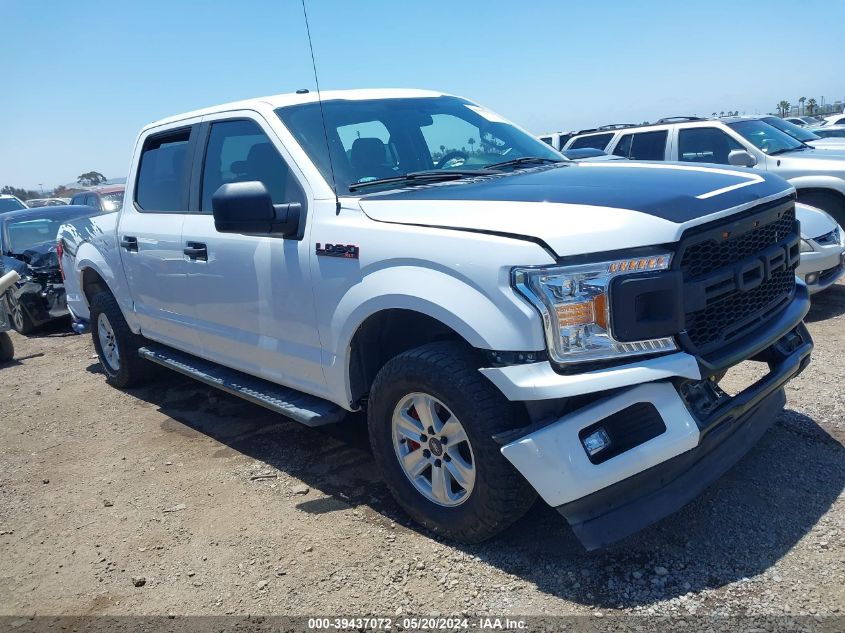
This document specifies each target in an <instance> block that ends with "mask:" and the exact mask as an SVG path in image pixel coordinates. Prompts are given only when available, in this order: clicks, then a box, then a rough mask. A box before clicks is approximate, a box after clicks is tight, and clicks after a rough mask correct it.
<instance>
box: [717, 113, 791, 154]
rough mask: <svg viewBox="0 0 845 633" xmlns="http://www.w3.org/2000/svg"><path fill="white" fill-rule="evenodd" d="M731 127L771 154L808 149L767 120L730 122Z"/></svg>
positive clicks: (758, 147)
mask: <svg viewBox="0 0 845 633" xmlns="http://www.w3.org/2000/svg"><path fill="white" fill-rule="evenodd" d="M728 125H729V126H730V127H732V128H733V129H735V130H736V131H737V132H739V133H740V134H742V136H744V137H745V138H746V139H747V140H748V141H749V142H751V143H754V145H755V146H756V147H757V149H759V150H761V151H763V152H764V153H766V154H769V155H770V156H774V155H776V154H783V153H784V152H792V151H795V150H800V149H806V148H807V146H806V145H804V143H802V142H801V141H799V140H798V139H795V138H792V137H791V136H790V135H789V134H786V133H784V132H781V131H780V130H778V129H777V128H774V127H772V126H771V125H769V124H768V123H766V122H765V121H759V120H756V119H755V120H748V121H736V122H734V123H728Z"/></svg>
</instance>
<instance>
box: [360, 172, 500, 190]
mask: <svg viewBox="0 0 845 633" xmlns="http://www.w3.org/2000/svg"><path fill="white" fill-rule="evenodd" d="M494 173H495V172H492V171H489V170H487V169H450V170H449V171H441V170H429V171H412V172H408V173H407V174H402V175H401V176H390V177H389V178H377V179H376V180H367V181H365V182H354V183H352V184H351V185H349V191H358V190H359V189H365V188H367V187H376V186H378V185H389V184H391V183H394V182H410V183H414V182H419V183H426V182H440V181H445V180H459V179H461V178H471V177H473V176H485V175H487V176H489V175H491V174H494Z"/></svg>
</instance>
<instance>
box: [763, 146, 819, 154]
mask: <svg viewBox="0 0 845 633" xmlns="http://www.w3.org/2000/svg"><path fill="white" fill-rule="evenodd" d="M805 149H812V148H811V147H810V146H809V145H806V144H805V145H799V146H798V147H784V148H781V149H776V150H775V151H773V152H769V156H777V155H778V154H785V153H786V152H803V151H804V150H805Z"/></svg>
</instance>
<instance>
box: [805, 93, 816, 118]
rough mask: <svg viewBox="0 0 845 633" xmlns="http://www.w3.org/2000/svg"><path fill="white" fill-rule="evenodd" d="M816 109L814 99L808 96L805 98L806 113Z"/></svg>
mask: <svg viewBox="0 0 845 633" xmlns="http://www.w3.org/2000/svg"><path fill="white" fill-rule="evenodd" d="M815 111H816V100H815V99H813V97H810V98H809V99H808V100H807V114H810V115H812V114H813V112H815Z"/></svg>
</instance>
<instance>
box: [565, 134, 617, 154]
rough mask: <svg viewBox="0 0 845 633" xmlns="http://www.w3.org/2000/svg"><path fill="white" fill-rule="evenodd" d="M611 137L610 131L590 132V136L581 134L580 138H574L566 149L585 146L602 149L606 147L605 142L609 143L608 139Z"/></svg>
mask: <svg viewBox="0 0 845 633" xmlns="http://www.w3.org/2000/svg"><path fill="white" fill-rule="evenodd" d="M612 138H613V134H612V133H611V134H591V135H590V136H582V137H581V138H576V139H575V140H574V141H573V142H572V145H570V146H569V148H568V149H585V148H587V147H591V148H593V149H600V150H602V151H604V148H606V147H607V144H608V143H610V140H611V139H612Z"/></svg>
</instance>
